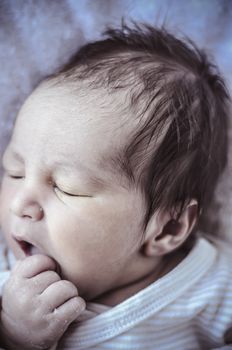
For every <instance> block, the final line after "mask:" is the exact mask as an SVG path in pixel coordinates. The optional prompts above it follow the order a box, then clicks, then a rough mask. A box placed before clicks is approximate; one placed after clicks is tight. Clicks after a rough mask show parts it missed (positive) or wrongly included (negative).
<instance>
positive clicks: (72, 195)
mask: <svg viewBox="0 0 232 350" xmlns="http://www.w3.org/2000/svg"><path fill="white" fill-rule="evenodd" d="M7 176H8V177H9V178H11V179H13V180H20V179H24V176H17V175H10V174H7ZM53 189H54V190H55V191H59V192H61V193H63V194H64V195H66V196H69V197H90V196H88V195H86V196H85V195H77V194H72V193H69V192H65V191H63V190H61V189H60V188H59V187H58V186H57V185H56V184H53Z"/></svg>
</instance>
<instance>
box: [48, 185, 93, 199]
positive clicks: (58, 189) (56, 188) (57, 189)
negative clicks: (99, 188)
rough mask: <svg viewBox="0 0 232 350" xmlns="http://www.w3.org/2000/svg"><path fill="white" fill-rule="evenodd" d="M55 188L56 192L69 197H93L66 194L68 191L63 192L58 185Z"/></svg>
mask: <svg viewBox="0 0 232 350" xmlns="http://www.w3.org/2000/svg"><path fill="white" fill-rule="evenodd" d="M53 187H54V190H55V192H57V191H58V192H60V193H62V194H64V195H66V196H69V197H91V196H89V195H84V194H74V193H70V192H66V191H63V190H61V189H60V188H59V187H58V186H56V185H54V186H53Z"/></svg>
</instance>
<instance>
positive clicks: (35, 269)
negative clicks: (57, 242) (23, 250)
mask: <svg viewBox="0 0 232 350" xmlns="http://www.w3.org/2000/svg"><path fill="white" fill-rule="evenodd" d="M55 269H56V264H55V262H54V261H53V260H52V259H51V258H49V257H48V256H45V255H39V254H37V255H33V256H30V257H27V258H25V259H24V260H21V261H18V262H17V263H16V266H15V267H14V269H13V270H12V273H11V276H10V278H9V280H8V281H7V282H6V284H5V286H4V289H3V297H2V311H1V323H2V326H1V327H2V332H3V334H4V338H5V339H6V344H8V343H9V345H8V346H9V347H7V349H8V348H9V349H11V348H12V349H14V348H15V349H25V350H26V349H47V348H49V347H50V346H52V345H53V344H54V343H56V342H57V341H58V340H59V339H60V337H61V336H62V335H63V333H64V332H65V330H66V329H67V327H68V326H69V324H70V323H71V322H72V321H74V320H75V319H76V318H77V317H78V316H79V314H80V313H81V312H82V311H83V310H84V308H85V302H84V300H83V299H82V298H80V297H78V292H77V288H76V287H75V286H74V285H73V284H72V283H71V282H69V281H65V280H61V278H60V276H59V275H58V274H57V273H56V272H55ZM11 344H12V345H11ZM14 346H15V347H14Z"/></svg>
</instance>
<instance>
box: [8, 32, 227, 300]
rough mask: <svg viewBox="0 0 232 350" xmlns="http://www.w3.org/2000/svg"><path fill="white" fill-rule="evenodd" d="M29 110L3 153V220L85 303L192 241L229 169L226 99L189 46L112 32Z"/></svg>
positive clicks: (35, 96)
mask: <svg viewBox="0 0 232 350" xmlns="http://www.w3.org/2000/svg"><path fill="white" fill-rule="evenodd" d="M106 35H107V37H106V39H104V40H101V41H97V42H95V43H90V44H87V45H85V46H84V47H82V48H81V49H80V50H79V51H78V52H77V54H75V55H74V57H73V58H72V59H71V60H70V62H69V63H68V64H67V65H65V66H64V67H62V68H61V69H60V70H59V72H57V73H56V74H54V75H53V76H51V77H49V78H47V79H46V80H45V81H44V82H43V83H42V84H40V85H39V86H38V87H37V89H36V90H35V91H34V92H33V93H32V94H31V96H29V98H28V99H27V101H26V102H25V104H24V105H23V107H22V109H21V111H20V113H19V115H18V117H17V120H16V123H15V127H14V131H13V135H12V138H11V140H10V142H9V145H8V146H7V149H6V151H5V154H4V157H3V165H4V168H5V175H4V178H3V183H2V190H1V223H2V228H3V231H4V233H5V236H6V239H7V241H8V243H9V245H10V246H11V247H12V249H13V251H14V253H15V255H16V256H18V257H23V256H24V255H25V254H32V253H33V252H41V253H43V254H47V255H49V256H51V257H52V258H54V259H55V260H56V261H57V262H58V264H59V265H60V268H61V272H62V275H63V277H64V278H67V279H69V280H71V281H72V282H73V283H74V284H76V285H77V287H78V289H79V291H80V294H81V295H83V296H84V297H85V298H87V299H94V298H96V297H98V296H99V295H102V294H104V293H107V292H109V291H112V290H115V289H117V288H119V289H120V288H123V286H125V285H128V284H133V283H135V282H136V281H140V280H141V279H143V278H145V276H147V275H149V274H151V273H152V272H153V271H154V269H155V267H156V266H158V265H159V264H160V263H161V262H162V259H163V256H165V255H167V254H169V253H171V252H173V251H176V250H177V249H178V248H179V247H180V246H182V245H183V243H184V242H185V241H186V240H187V239H188V237H189V235H190V233H191V231H192V229H193V227H194V225H195V223H196V221H197V218H198V216H199V213H200V212H201V211H202V209H204V207H205V206H206V204H207V202H208V201H209V200H210V199H211V196H212V194H213V192H214V189H215V186H216V183H217V181H218V178H219V176H220V174H221V172H222V171H223V169H224V167H225V164H226V154H227V134H226V131H227V103H226V102H227V99H228V96H227V93H226V89H225V86H224V83H223V80H222V79H221V78H220V76H219V74H218V72H217V71H216V68H215V67H214V66H213V65H212V64H210V63H209V62H208V61H207V58H206V56H205V54H204V53H203V52H201V51H200V50H198V49H197V48H196V47H195V46H194V45H193V44H192V43H190V42H188V43H187V42H184V41H180V40H178V39H176V38H175V37H174V36H172V35H171V34H169V33H168V32H167V31H165V30H164V29H155V28H152V27H148V26H144V27H143V28H140V27H134V28H132V29H130V28H128V27H127V26H123V27H122V29H121V30H109V31H108V32H107V33H106Z"/></svg>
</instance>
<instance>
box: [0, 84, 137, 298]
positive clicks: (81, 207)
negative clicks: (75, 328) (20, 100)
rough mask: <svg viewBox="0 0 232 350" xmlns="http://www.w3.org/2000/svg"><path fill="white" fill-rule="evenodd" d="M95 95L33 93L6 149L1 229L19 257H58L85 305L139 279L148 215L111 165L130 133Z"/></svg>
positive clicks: (56, 91)
mask: <svg viewBox="0 0 232 350" xmlns="http://www.w3.org/2000/svg"><path fill="white" fill-rule="evenodd" d="M95 94H96V92H94V91H89V92H88V91H87V92H86V94H83V93H82V95H81V94H78V93H77V92H73V93H71V90H70V89H69V88H68V87H64V86H63V87H49V88H47V87H46V85H45V86H44V85H42V86H40V87H39V88H38V89H37V90H36V91H34V93H33V94H32V95H31V96H30V97H29V99H28V100H27V101H26V103H25V104H24V106H23V107H22V109H21V111H20V113H19V116H18V119H17V121H16V125H15V128H14V132H13V136H12V139H11V141H10V143H9V145H8V147H7V149H6V152H5V155H4V158H3V164H4V168H5V175H4V178H3V183H2V190H1V223H2V229H3V232H4V234H5V236H6V239H7V241H8V243H9V245H10V247H11V248H12V249H13V252H14V254H15V255H16V257H18V258H23V257H25V256H26V255H31V254H35V253H38V252H39V253H42V254H46V255H48V256H50V257H52V258H53V259H55V260H56V261H57V263H58V264H59V266H60V269H61V274H62V277H63V278H65V279H68V280H70V281H72V282H73V283H74V284H75V285H76V286H77V288H78V289H79V292H80V294H81V295H82V296H83V297H85V298H86V299H94V298H95V297H97V296H99V295H101V294H103V293H105V292H107V291H110V290H113V289H114V288H116V287H122V286H124V285H126V284H128V283H131V282H132V281H133V280H136V279H137V278H139V277H140V275H139V274H140V273H141V271H140V269H139V261H140V260H139V259H140V258H139V255H140V253H139V245H140V244H141V237H142V231H141V224H142V220H143V214H144V203H143V200H142V197H141V195H140V193H138V191H136V190H135V189H134V188H133V187H132V186H131V187H130V186H129V185H128V183H127V182H126V180H125V179H124V177H123V176H122V175H120V172H119V170H118V169H115V171H114V169H112V166H111V167H110V166H109V164H110V162H109V163H108V160H109V159H110V158H112V157H114V154H115V152H117V150H119V148H120V146H121V145H122V143H123V142H124V143H125V142H126V140H127V139H128V135H129V131H128V130H127V127H126V126H125V123H123V121H122V117H121V116H120V115H119V113H117V112H116V111H114V109H113V108H112V109H111V111H110V109H109V106H110V105H111V101H109V103H108V105H109V106H108V107H106V106H104V105H103V103H102V99H101V96H100V94H96V96H95ZM102 98H103V97H102ZM108 98H109V99H110V97H108ZM114 98H115V97H114ZM104 99H105V101H106V100H107V98H106V96H104ZM122 124H123V126H122Z"/></svg>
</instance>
